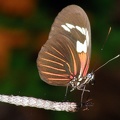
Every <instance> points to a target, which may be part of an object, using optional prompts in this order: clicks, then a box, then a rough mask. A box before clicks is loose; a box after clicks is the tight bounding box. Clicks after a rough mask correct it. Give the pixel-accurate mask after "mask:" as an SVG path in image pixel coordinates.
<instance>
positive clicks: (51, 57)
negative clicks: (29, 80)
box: [37, 34, 80, 86]
mask: <svg viewBox="0 0 120 120" xmlns="http://www.w3.org/2000/svg"><path fill="white" fill-rule="evenodd" d="M79 63H80V61H79V57H78V54H77V52H76V50H75V47H74V45H73V44H72V42H71V41H70V40H69V38H67V37H65V36H63V35H59V34H58V35H57V36H53V37H52V38H51V39H49V40H48V41H47V42H46V43H45V45H44V46H43V47H42V49H41V50H40V52H39V55H38V59H37V66H38V70H39V74H40V76H41V79H42V80H43V81H45V82H47V83H48V84H51V85H58V86H66V85H67V84H68V83H69V82H70V80H72V79H73V77H74V76H78V75H79V71H80V67H79V66H80V64H79Z"/></svg>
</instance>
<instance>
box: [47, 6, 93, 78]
mask: <svg viewBox="0 0 120 120" xmlns="http://www.w3.org/2000/svg"><path fill="white" fill-rule="evenodd" d="M58 34H60V35H64V36H66V37H67V38H68V39H69V40H71V42H72V43H73V45H74V47H75V49H76V51H77V53H78V56H79V59H80V63H81V69H80V76H85V75H86V74H87V71H88V68H89V62H90V54H91V30H90V23H89V20H88V17H87V15H86V13H85V12H84V10H83V9H82V8H80V7H79V6H77V5H70V6H67V7H66V8H64V9H63V10H62V11H61V12H60V13H59V14H58V16H57V17H56V19H55V21H54V23H53V25H52V27H51V31H50V34H49V39H52V37H54V35H58Z"/></svg>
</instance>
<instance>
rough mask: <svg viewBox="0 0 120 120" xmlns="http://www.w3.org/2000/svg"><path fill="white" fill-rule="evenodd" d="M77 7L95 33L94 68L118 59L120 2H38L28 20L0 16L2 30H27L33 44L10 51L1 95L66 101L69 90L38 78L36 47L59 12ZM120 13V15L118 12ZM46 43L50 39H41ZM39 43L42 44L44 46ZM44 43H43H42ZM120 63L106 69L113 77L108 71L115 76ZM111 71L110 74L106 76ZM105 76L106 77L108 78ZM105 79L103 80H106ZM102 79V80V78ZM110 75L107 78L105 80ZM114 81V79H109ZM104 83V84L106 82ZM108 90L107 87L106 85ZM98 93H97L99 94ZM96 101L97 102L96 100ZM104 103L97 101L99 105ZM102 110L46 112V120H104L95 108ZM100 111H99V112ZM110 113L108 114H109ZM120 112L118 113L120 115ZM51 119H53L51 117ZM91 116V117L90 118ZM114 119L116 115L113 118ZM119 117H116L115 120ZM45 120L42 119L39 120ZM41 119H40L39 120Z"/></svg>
mask: <svg viewBox="0 0 120 120" xmlns="http://www.w3.org/2000/svg"><path fill="white" fill-rule="evenodd" d="M70 4H77V5H79V6H81V7H82V8H83V9H84V10H85V11H86V12H87V14H88V16H89V19H90V22H91V31H92V59H91V69H92V68H93V67H94V63H97V65H98V66H99V65H100V64H102V63H104V62H105V61H107V60H108V59H110V58H112V57H114V56H115V55H117V54H119V53H120V40H119V39H120V18H118V16H119V15H118V13H119V12H120V9H119V6H118V5H117V4H120V2H119V1H115V0H101V1H95V0H90V1H89V0H86V1H83V0H79V1H78V0H74V1H63V0H61V1H47V0H44V1H37V6H36V9H35V11H34V12H33V13H32V14H31V15H30V16H28V17H19V16H17V17H16V16H11V15H7V14H3V13H2V12H1V14H0V28H1V29H4V28H5V29H11V30H13V29H16V30H19V29H20V30H23V31H26V32H27V33H28V36H29V37H28V38H29V40H28V41H29V42H28V43H27V45H26V46H25V47H21V48H17V47H16V48H12V49H10V52H9V56H10V58H9V61H8V62H9V66H8V68H7V72H6V73H5V75H4V76H3V77H1V78H0V79H1V81H0V93H1V94H9V95H11V94H13V95H20V96H33V97H37V98H43V99H50V100H56V101H62V100H63V99H64V93H65V88H63V87H55V86H50V85H48V84H46V83H44V82H43V81H42V80H40V77H39V75H38V71H37V67H36V59H37V54H38V52H39V50H40V48H39V50H38V46H37V47H36V46H35V45H36V43H37V42H38V40H37V39H36V38H37V37H38V36H39V35H40V34H42V32H46V36H47V35H48V31H50V26H51V25H52V23H53V20H54V18H55V17H56V15H57V13H58V12H59V11H60V10H61V9H62V8H64V7H65V6H67V5H70ZM117 7H118V8H117ZM118 10H119V12H118ZM110 26H111V27H112V32H111V34H110V35H109V37H108V40H107V42H106V43H105V47H104V51H102V52H101V51H100V49H101V46H102V45H103V43H104V41H105V39H106V36H107V32H108V29H109V27H110ZM39 41H40V42H41V41H46V40H43V39H41V40H39ZM40 42H39V43H40ZM41 43H42V42H41ZM118 66H119V67H120V62H119V60H116V62H115V61H113V63H110V64H109V65H107V66H106V70H105V68H104V69H101V71H104V72H103V73H104V74H109V73H108V72H107V70H108V71H110V70H111V69H112V68H114V69H113V71H112V70H111V71H112V72H111V73H112V76H115V74H117V75H119V73H116V72H115V71H114V70H115V69H116V71H117V72H118V70H119V67H118ZM106 72H107V73H106ZM104 74H102V76H103V77H104V76H105V75H104ZM103 77H102V78H103ZM102 78H100V79H102ZM106 78H107V76H106V77H105V79H106ZM118 78H119V79H120V76H119V77H118ZM109 79H110V78H109ZM119 83H120V82H119ZM103 84H104V83H103ZM104 87H105V86H104ZM119 90H120V89H119ZM70 94H72V95H70V96H71V97H73V98H71V99H72V100H74V101H75V100H76V99H77V98H80V97H79V96H76V95H74V93H70ZM96 94H97V91H96ZM108 94H110V93H108ZM95 100H96V99H95ZM98 102H100V101H97V103H98ZM95 107H98V108H94V107H93V108H92V110H91V111H90V112H89V111H88V112H86V115H85V113H81V111H79V113H74V114H73V113H65V112H52V111H48V112H46V113H44V115H48V116H47V118H46V119H52V120H56V119H57V120H73V119H74V120H78V119H89V120H90V119H92V120H93V119H97V120H99V119H104V117H106V116H107V115H106V116H105V114H103V115H102V116H101V117H100V115H101V114H102V112H101V111H100V110H101V108H100V107H99V106H95ZM93 109H95V110H96V109H97V110H96V111H97V112H95V110H93ZM39 112H41V111H39ZM106 113H107V112H106ZM109 114H110V112H109V113H108V117H106V119H105V120H107V119H109V120H110V119H111V120H112V118H110V117H109ZM118 114H119V113H115V115H118ZM49 116H50V117H49ZM87 116H89V118H88V117H87ZM113 116H114V115H113ZM113 118H115V117H113ZM116 118H120V116H119V115H118V117H116ZM39 119H41V118H39ZM43 119H44V118H43ZM36 120H37V119H36Z"/></svg>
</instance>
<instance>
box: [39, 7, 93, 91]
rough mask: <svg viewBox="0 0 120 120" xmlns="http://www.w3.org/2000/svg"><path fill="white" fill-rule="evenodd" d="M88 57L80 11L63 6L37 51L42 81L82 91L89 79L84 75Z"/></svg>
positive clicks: (88, 43)
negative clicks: (43, 42)
mask: <svg viewBox="0 0 120 120" xmlns="http://www.w3.org/2000/svg"><path fill="white" fill-rule="evenodd" d="M90 56H91V29H90V23H89V19H88V17H87V15H86V13H85V12H84V10H83V9H82V8H81V7H79V6H77V5H69V6H67V7H65V8H64V9H63V10H62V11H61V12H60V13H59V14H58V15H57V17H56V18H55V21H54V23H53V25H52V27H51V31H50V33H49V37H48V40H47V42H46V43H45V44H44V45H43V47H42V48H41V50H40V52H39V54H38V58H37V67H38V70H39V75H40V77H41V79H42V80H43V81H45V82H46V83H48V84H50V85H55V86H71V87H72V90H74V89H78V90H83V88H84V87H85V86H86V84H87V83H89V82H90V81H92V80H93V78H94V74H93V73H89V74H87V72H88V68H89V63H90Z"/></svg>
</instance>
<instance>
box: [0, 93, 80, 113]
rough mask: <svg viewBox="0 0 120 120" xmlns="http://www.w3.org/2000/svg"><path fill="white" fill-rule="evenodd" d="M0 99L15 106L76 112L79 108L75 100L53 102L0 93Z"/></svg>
mask: <svg viewBox="0 0 120 120" xmlns="http://www.w3.org/2000/svg"><path fill="white" fill-rule="evenodd" d="M0 101H1V102H5V103H9V104H14V105H17V106H19V105H21V106H28V107H35V108H42V109H45V110H54V111H66V112H76V111H77V109H78V108H79V107H78V105H77V104H76V103H75V102H54V101H49V100H43V99H37V98H33V97H26V96H23V97H21V96H13V95H0Z"/></svg>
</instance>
